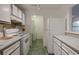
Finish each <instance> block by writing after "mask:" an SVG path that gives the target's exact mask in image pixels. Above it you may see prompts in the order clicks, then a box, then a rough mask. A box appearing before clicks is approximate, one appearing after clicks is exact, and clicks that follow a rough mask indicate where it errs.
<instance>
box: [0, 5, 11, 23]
mask: <svg viewBox="0 0 79 59" xmlns="http://www.w3.org/2000/svg"><path fill="white" fill-rule="evenodd" d="M10 15H11V8H10V5H9V4H0V22H1V21H2V22H8V23H10Z"/></svg>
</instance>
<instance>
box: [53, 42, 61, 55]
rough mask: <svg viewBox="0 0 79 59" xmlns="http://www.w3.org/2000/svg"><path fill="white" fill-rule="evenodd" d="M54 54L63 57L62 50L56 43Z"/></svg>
mask: <svg viewBox="0 0 79 59" xmlns="http://www.w3.org/2000/svg"><path fill="white" fill-rule="evenodd" d="M54 54H55V55H61V48H60V47H59V46H58V45H57V44H56V43H55V42H54Z"/></svg>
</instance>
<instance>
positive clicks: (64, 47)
mask: <svg viewBox="0 0 79 59" xmlns="http://www.w3.org/2000/svg"><path fill="white" fill-rule="evenodd" d="M62 48H63V49H64V50H65V51H66V52H67V53H68V54H69V55H78V54H77V53H76V52H75V51H73V50H72V49H71V48H70V47H68V46H67V45H65V44H62Z"/></svg>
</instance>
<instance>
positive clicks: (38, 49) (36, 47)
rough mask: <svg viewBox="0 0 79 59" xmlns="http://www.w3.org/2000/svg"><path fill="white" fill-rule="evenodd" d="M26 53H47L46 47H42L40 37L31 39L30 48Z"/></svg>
mask: <svg viewBox="0 0 79 59" xmlns="http://www.w3.org/2000/svg"><path fill="white" fill-rule="evenodd" d="M28 55H48V53H47V49H46V48H45V47H43V40H42V39H37V40H35V41H33V43H32V47H31V48H30V50H29V53H28Z"/></svg>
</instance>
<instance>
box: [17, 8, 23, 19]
mask: <svg viewBox="0 0 79 59" xmlns="http://www.w3.org/2000/svg"><path fill="white" fill-rule="evenodd" d="M18 17H19V18H20V19H21V20H22V11H21V10H20V9H18Z"/></svg>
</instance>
